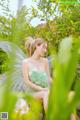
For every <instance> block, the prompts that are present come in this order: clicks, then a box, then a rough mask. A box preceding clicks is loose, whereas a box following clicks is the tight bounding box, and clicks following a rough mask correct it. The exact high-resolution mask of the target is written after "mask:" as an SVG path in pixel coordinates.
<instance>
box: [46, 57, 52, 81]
mask: <svg viewBox="0 0 80 120" xmlns="http://www.w3.org/2000/svg"><path fill="white" fill-rule="evenodd" d="M45 70H46V73H47V75H48V79H49V82H50V83H52V78H51V76H50V70H49V63H48V60H47V59H45Z"/></svg>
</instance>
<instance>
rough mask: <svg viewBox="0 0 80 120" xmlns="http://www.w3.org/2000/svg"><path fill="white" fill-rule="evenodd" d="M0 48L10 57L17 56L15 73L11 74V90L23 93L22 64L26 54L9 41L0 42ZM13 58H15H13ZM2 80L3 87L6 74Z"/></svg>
mask: <svg viewBox="0 0 80 120" xmlns="http://www.w3.org/2000/svg"><path fill="white" fill-rule="evenodd" d="M0 48H1V49H2V50H3V51H4V52H6V53H7V55H8V56H9V57H11V56H12V55H13V53H14V54H15V58H14V59H15V60H14V63H13V71H12V74H11V80H12V82H11V88H12V89H13V90H18V91H21V90H23V88H24V87H23V84H24V82H23V78H22V71H21V64H22V61H23V59H25V58H26V55H25V53H24V52H23V51H22V50H21V49H20V48H19V47H18V46H17V45H15V44H14V43H11V42H8V41H0ZM12 58H13V57H12ZM1 78H2V80H0V85H3V84H4V83H5V80H6V78H7V77H6V74H4V75H3V76H2V77H1Z"/></svg>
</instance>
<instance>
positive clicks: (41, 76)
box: [25, 68, 49, 94]
mask: <svg viewBox="0 0 80 120" xmlns="http://www.w3.org/2000/svg"><path fill="white" fill-rule="evenodd" d="M29 80H30V81H31V82H32V83H34V84H36V85H38V86H41V87H42V88H48V87H49V80H48V75H47V73H46V72H45V71H39V70H37V69H36V68H32V69H30V70H29ZM37 91H38V90H34V89H32V88H31V87H30V86H28V85H26V89H25V92H28V93H29V94H32V93H34V92H37Z"/></svg>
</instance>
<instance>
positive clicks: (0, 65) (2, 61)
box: [0, 49, 8, 74]
mask: <svg viewBox="0 0 80 120" xmlns="http://www.w3.org/2000/svg"><path fill="white" fill-rule="evenodd" d="M7 70H8V56H7V54H6V53H5V52H4V51H2V50H1V49H0V74H1V73H3V72H6V71H7Z"/></svg>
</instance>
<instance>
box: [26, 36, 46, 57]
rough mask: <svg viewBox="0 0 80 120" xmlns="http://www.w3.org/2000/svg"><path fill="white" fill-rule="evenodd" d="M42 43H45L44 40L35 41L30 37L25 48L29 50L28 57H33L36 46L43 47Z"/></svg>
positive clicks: (37, 39)
mask: <svg viewBox="0 0 80 120" xmlns="http://www.w3.org/2000/svg"><path fill="white" fill-rule="evenodd" d="M42 43H44V40H43V39H42V38H36V39H33V38H32V37H28V38H27V40H26V42H25V48H26V49H27V52H28V55H29V56H32V55H33V53H34V51H35V49H36V45H41V44H42Z"/></svg>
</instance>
